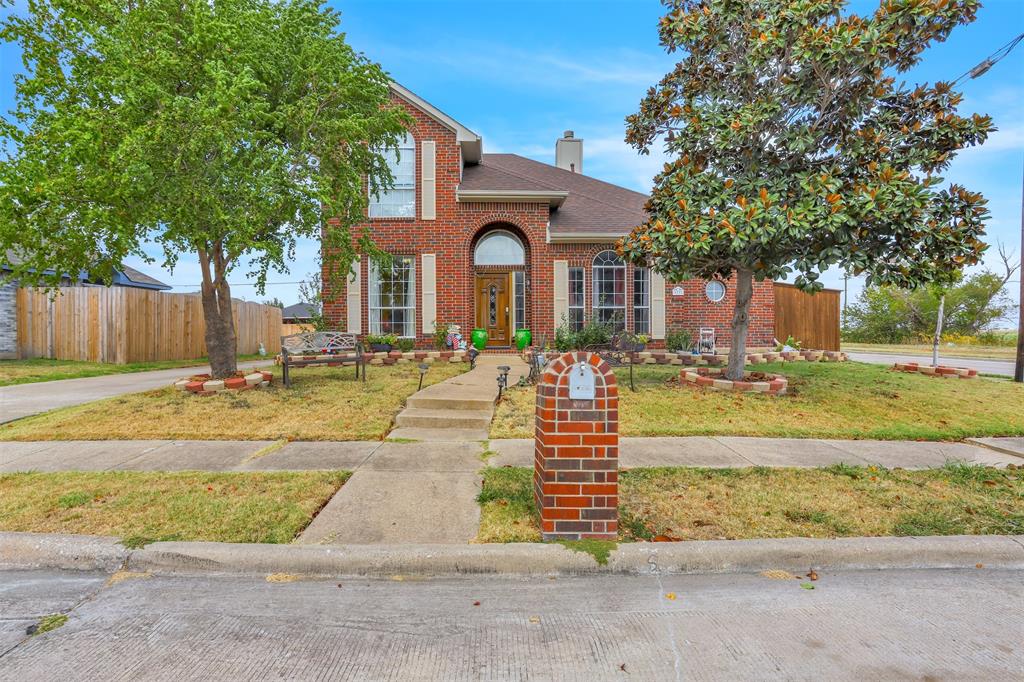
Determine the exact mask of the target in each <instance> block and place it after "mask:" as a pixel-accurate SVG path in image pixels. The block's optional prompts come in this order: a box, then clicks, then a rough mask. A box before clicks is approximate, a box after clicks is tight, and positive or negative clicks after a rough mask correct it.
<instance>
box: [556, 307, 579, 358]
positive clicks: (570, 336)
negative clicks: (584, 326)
mask: <svg viewBox="0 0 1024 682" xmlns="http://www.w3.org/2000/svg"><path fill="white" fill-rule="evenodd" d="M576 345H577V335H576V332H575V331H573V328H572V325H571V324H569V321H568V320H567V319H565V316H564V315H563V316H562V323H561V324H560V325H558V328H557V329H555V350H557V351H558V352H559V353H565V352H566V351H570V350H572V349H573V348H576Z"/></svg>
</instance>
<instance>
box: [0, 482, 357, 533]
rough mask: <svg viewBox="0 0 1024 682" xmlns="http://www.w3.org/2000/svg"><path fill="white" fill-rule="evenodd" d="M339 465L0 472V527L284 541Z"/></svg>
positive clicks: (323, 499) (328, 492)
mask: <svg viewBox="0 0 1024 682" xmlns="http://www.w3.org/2000/svg"><path fill="white" fill-rule="evenodd" d="M348 477H349V473H348V472H344V471H303V472H274V473H207V472H196V471H186V472H148V471H147V472H143V471H104V472H60V473H18V474H0V530H4V531H31V532H35V533H82V534H87V535H113V536H117V537H120V538H122V539H123V541H124V542H125V543H126V544H129V545H132V546H138V545H140V544H144V543H146V542H154V541H157V540H206V541H215V542H269V543H285V542H291V541H292V540H293V539H294V538H295V537H296V536H297V535H298V534H299V533H300V532H301V531H302V529H304V528H305V527H306V526H307V525H308V524H309V522H310V521H311V520H312V519H313V517H314V516H315V515H316V514H317V512H319V511H320V509H321V508H322V507H323V506H324V505H325V504H327V501H328V500H330V499H331V496H333V495H334V493H336V492H337V491H338V489H339V488H340V487H341V486H342V484H344V483H345V481H346V480H347V479H348Z"/></svg>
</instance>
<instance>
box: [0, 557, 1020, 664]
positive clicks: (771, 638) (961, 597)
mask: <svg viewBox="0 0 1024 682" xmlns="http://www.w3.org/2000/svg"><path fill="white" fill-rule="evenodd" d="M107 578H108V577H107V576H106V575H95V574H88V573H61V572H51V571H36V572H23V571H11V572H5V573H0V680H4V681H7V680H12V681H13V680H18V681H19V682H21V681H26V680H51V679H147V680H149V679H157V680H175V682H178V681H180V680H192V679H197V680H199V679H201V680H211V679H214V680H221V679H300V680H306V679H352V680H425V679H444V680H476V679H527V678H529V679H535V680H586V681H587V682H592V681H593V680H606V679H608V680H667V679H687V680H689V679H712V680H737V679H797V680H822V679H827V680H867V679H871V680H892V679H933V680H939V679H944V680H957V679H975V680H1018V679H1021V677H1022V675H1024V647H1021V641H1022V640H1024V608H1022V607H1024V576H1022V575H1021V573H1019V572H1011V571H996V570H989V569H986V568H981V569H971V570H967V571H964V570H927V571H924V570H922V571H909V570H903V571H901V570H893V571H872V572H845V573H835V574H833V573H827V572H819V579H818V580H817V581H815V582H813V583H811V582H810V581H808V580H807V579H806V578H804V579H801V580H797V579H792V578H791V579H781V578H777V577H776V578H774V579H773V578H768V577H765V576H763V575H704V576H699V575H696V576H694V575H691V576H686V575H676V576H659V575H657V574H651V575H646V576H603V577H576V578H564V577H560V578H557V579H550V578H546V577H540V578H508V577H500V578H499V577H480V576H476V577H464V578H444V579H441V578H437V579H429V578H428V579H412V578H406V579H404V580H402V579H399V578H398V577H396V579H392V580H367V579H355V578H353V579H346V578H336V579H331V580H320V581H298V582H270V581H268V580H266V579H265V578H264V577H252V578H240V577H196V576H189V577H169V576H167V577H160V576H153V577H146V576H138V575H136V576H133V577H128V578H127V579H124V580H120V581H116V582H115V581H111V582H113V584H108V581H107ZM801 583H806V584H808V585H812V584H813V585H814V588H815V589H813V590H807V589H803V588H802V587H801ZM57 612H68V613H69V614H70V618H69V620H68V622H67V624H66V625H64V626H63V627H61V628H59V629H57V630H55V631H52V632H50V633H47V634H44V635H39V636H36V637H26V636H25V635H24V631H25V628H26V627H27V626H28V625H30V624H32V623H34V622H36V621H37V619H38V618H39V617H40V616H43V615H46V614H51V613H57Z"/></svg>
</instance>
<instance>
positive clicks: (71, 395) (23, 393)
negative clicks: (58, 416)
mask: <svg viewBox="0 0 1024 682" xmlns="http://www.w3.org/2000/svg"><path fill="white" fill-rule="evenodd" d="M272 364H273V360H250V361H248V362H240V363H238V368H239V369H250V368H252V367H263V366H266V365H272ZM209 369H210V367H209V365H197V366H193V367H178V368H176V369H159V370H155V371H152V372H132V373H128V374H110V375H107V376H102V377H87V378H85V379H62V380H61V381H40V382H36V383H33V384H18V385H16V386H0V424H2V423H4V422H10V421H14V420H15V419H21V418H22V417H29V416H31V415H33V414H40V413H42V412H48V411H50V410H55V409H57V408H58V407H68V406H69V405H81V404H82V403H88V402H92V401H93V400H100V399H101V398H110V397H112V396H115V395H121V394H123V393H138V392H139V391H149V390H152V389H154V388H163V387H164V386H169V385H171V384H172V383H173V382H174V381H175V380H176V379H180V378H181V377H183V376H188V375H190V374H198V373H200V372H206V371H209Z"/></svg>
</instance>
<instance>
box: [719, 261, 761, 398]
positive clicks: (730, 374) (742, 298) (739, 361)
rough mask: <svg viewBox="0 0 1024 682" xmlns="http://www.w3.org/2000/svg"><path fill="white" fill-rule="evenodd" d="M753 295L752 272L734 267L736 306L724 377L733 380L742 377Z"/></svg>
mask: <svg viewBox="0 0 1024 682" xmlns="http://www.w3.org/2000/svg"><path fill="white" fill-rule="evenodd" d="M753 296H754V273H752V272H751V271H750V270H746V269H744V268H736V307H735V308H734V309H733V313H732V345H731V346H730V347H729V364H728V366H727V367H726V369H725V377H726V378H727V379H731V380H733V381H741V380H742V379H743V368H744V367H745V366H746V364H747V330H748V329H749V328H750V299H751V298H753Z"/></svg>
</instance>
